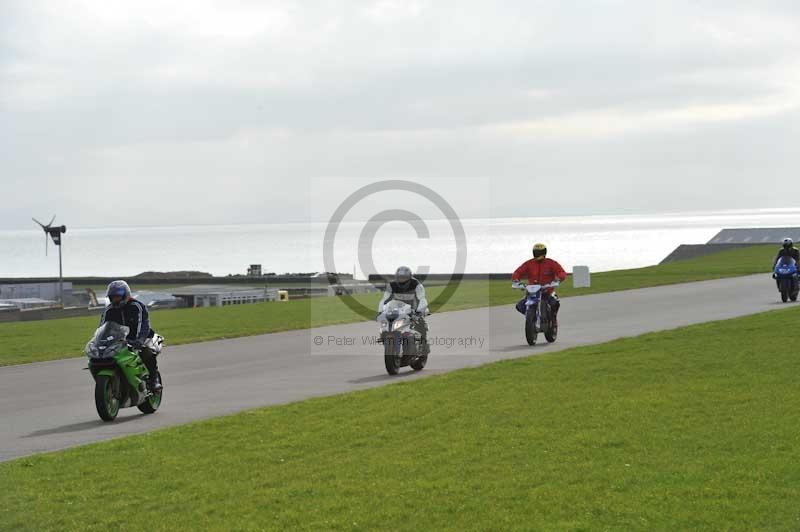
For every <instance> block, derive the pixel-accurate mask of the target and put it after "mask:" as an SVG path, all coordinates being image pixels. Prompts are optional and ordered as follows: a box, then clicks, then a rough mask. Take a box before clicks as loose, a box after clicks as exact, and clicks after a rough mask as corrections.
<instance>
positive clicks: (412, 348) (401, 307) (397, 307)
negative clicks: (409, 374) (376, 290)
mask: <svg viewBox="0 0 800 532" xmlns="http://www.w3.org/2000/svg"><path fill="white" fill-rule="evenodd" d="M421 319H422V317H421V316H420V315H418V314H417V313H415V312H414V309H413V308H412V307H411V305H409V304H408V303H404V302H402V301H398V300H393V301H389V302H388V303H387V304H386V306H385V307H384V308H383V312H381V313H380V314H379V315H378V323H379V324H380V328H381V339H380V341H381V343H382V344H383V360H384V363H385V364H386V371H387V373H389V375H397V372H398V371H400V368H401V367H403V366H411V368H412V369H413V370H414V371H421V370H422V369H423V368H425V364H427V362H428V353H429V351H430V349H429V347H428V345H427V344H425V343H424V342H423V341H422V333H421V332H420V331H419V330H417V327H416V326H417V325H418V323H417V320H421Z"/></svg>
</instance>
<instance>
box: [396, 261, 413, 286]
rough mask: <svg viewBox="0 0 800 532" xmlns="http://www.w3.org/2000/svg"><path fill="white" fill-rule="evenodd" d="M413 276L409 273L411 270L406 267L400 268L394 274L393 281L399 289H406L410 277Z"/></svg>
mask: <svg viewBox="0 0 800 532" xmlns="http://www.w3.org/2000/svg"><path fill="white" fill-rule="evenodd" d="M412 276H413V274H412V272H411V268H409V267H408V266H400V267H399V268H397V271H396V272H395V273H394V281H395V282H396V283H397V284H398V286H400V288H403V289H405V288H408V284H409V283H410V282H411V277H412Z"/></svg>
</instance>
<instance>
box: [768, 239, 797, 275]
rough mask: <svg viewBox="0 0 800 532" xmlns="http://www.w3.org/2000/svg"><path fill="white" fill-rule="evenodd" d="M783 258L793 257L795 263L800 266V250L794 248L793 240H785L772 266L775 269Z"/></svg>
mask: <svg viewBox="0 0 800 532" xmlns="http://www.w3.org/2000/svg"><path fill="white" fill-rule="evenodd" d="M781 257H791V258H793V259H794V260H795V262H797V263H798V264H800V249H797V248H796V247H794V242H792V239H791V238H784V239H783V245H782V246H781V249H779V250H778V254H777V255H776V256H775V262H774V263H773V264H772V267H773V268H774V267H775V266H777V265H778V260H780V258H781Z"/></svg>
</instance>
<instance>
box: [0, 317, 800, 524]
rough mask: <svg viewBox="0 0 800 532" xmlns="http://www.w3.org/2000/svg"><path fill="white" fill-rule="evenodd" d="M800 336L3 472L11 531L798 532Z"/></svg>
mask: <svg viewBox="0 0 800 532" xmlns="http://www.w3.org/2000/svg"><path fill="white" fill-rule="evenodd" d="M798 318H800V311H799V310H798V309H789V310H782V311H777V312H772V313H768V314H762V315H757V316H751V317H746V318H741V319H736V320H730V321H725V322H717V323H710V324H703V325H697V326H692V327H687V328H683V329H678V330H675V331H670V332H664V333H655V334H648V335H645V336H641V337H638V338H632V339H625V340H618V341H615V342H611V343H607V344H602V345H597V346H588V347H583V348H578V349H572V350H569V351H564V352H561V353H554V354H549V355H541V356H537V357H529V358H524V359H517V360H510V361H504V362H500V363H495V364H490V365H487V366H484V367H481V368H475V369H468V370H461V371H457V372H453V373H449V374H446V375H441V376H435V377H431V378H428V379H423V380H419V381H414V382H407V383H399V384H396V385H391V386H385V387H382V388H377V389H373V390H369V391H364V392H357V393H350V394H346V395H340V396H335V397H329V398H323V399H313V400H308V401H303V402H300V403H295V404H291V405H285V406H278V407H272V408H265V409H259V410H253V411H248V412H244V413H241V414H237V415H234V416H229V417H224V418H218V419H214V420H210V421H205V422H200V423H194V424H190V425H185V426H180V427H175V428H171V429H167V430H163V431H158V432H153V433H149V434H146V435H142V436H135V437H129V438H124V439H119V440H115V441H110V442H105V443H101V444H96V445H91V446H86V447H81V448H76V449H71V450H68V451H63V452H57V453H53V454H48V455H39V456H34V457H29V458H24V459H20V460H16V461H14V462H10V463H6V464H0V529H3V530H15V529H19V530H23V529H30V530H77V529H81V530H86V529H97V530H108V529H117V528H121V527H124V528H148V529H150V528H156V529H163V530H179V529H180V530H199V529H216V530H230V529H237V530H256V529H258V530H266V529H274V530H285V529H309V530H376V529H384V530H434V529H436V530H444V529H449V530H468V529H469V530H509V529H524V530H531V529H542V530H611V529H613V530H648V531H653V530H700V529H710V530H769V531H778V530H797V529H798V528H800V436H798V430H797V427H798V425H799V424H800V395H798V393H797V375H798V374H800V357H797V355H796V352H795V351H796V350H795V349H793V348H789V347H787V344H786V331H787V330H792V329H793V328H794V327H795V325H796V323H797V320H798ZM165 408H169V405H168V404H165ZM145 475H151V476H152V477H153V481H152V484H151V485H149V486H147V487H146V488H145V489H143V490H138V491H134V488H135V486H136V485H137V481H136V480H135V479H143V478H145V477H144V476H145ZM125 479H128V481H125ZM146 508H155V509H157V511H156V512H155V513H153V512H148V511H146V510H145V509H146Z"/></svg>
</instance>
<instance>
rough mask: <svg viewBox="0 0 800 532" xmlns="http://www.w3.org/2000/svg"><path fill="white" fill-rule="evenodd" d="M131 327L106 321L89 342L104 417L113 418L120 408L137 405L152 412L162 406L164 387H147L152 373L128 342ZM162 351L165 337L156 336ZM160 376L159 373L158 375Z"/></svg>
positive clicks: (96, 397) (88, 353)
mask: <svg viewBox="0 0 800 532" xmlns="http://www.w3.org/2000/svg"><path fill="white" fill-rule="evenodd" d="M129 332H130V329H129V328H128V327H125V326H124V325H120V324H118V323H114V322H106V323H104V324H103V325H101V326H100V328H99V329H97V331H95V333H94V337H93V338H92V339H91V340H90V341H89V343H88V344H86V356H88V357H89V368H88V369H89V371H91V372H92V377H94V383H95V384H94V404H95V406H96V407H97V413H98V415H99V416H100V419H102V420H103V421H114V419H116V417H117V414H119V409H120V408H127V407H131V406H135V407H137V408H138V409H139V410H141V411H142V412H143V413H145V414H152V413H153V412H155V411H156V410H158V407H159V406H161V396H162V394H163V390H160V391H159V392H157V393H153V392H151V391H150V390H148V389H147V384H146V383H147V379H148V377H149V373H148V371H147V367H145V365H144V363H143V362H142V359H141V358H140V357H139V354H138V353H136V351H133V350H131V348H130V347H129V346H128V341H127V337H128V333H129ZM156 340H157V343H155V344H154V345H153V346H150V347H154V346H155V347H156V348H157V349H158V350H159V351H160V347H161V342H162V341H163V338H161V337H157V338H156ZM159 377H160V375H159Z"/></svg>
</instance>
